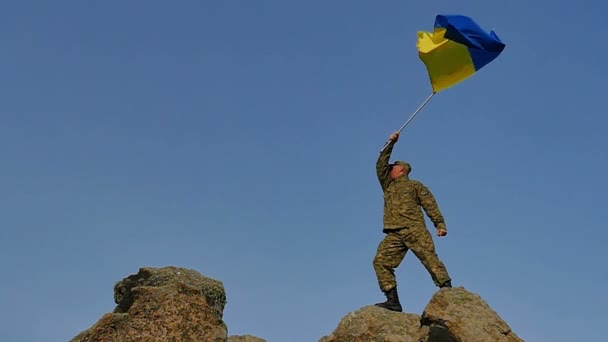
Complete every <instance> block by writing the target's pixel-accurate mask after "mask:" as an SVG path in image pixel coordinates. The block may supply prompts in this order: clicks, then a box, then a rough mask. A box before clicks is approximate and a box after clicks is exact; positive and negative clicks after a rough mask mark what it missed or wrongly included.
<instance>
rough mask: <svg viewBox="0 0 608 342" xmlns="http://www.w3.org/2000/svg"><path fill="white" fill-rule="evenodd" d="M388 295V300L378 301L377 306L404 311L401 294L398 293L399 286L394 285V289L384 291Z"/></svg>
mask: <svg viewBox="0 0 608 342" xmlns="http://www.w3.org/2000/svg"><path fill="white" fill-rule="evenodd" d="M384 294H385V295H386V302H384V303H377V304H376V306H379V307H381V308H385V309H388V310H391V311H397V312H402V311H403V308H402V307H401V303H399V294H397V288H396V287H393V288H392V289H390V290H388V291H386V292H385V293H384Z"/></svg>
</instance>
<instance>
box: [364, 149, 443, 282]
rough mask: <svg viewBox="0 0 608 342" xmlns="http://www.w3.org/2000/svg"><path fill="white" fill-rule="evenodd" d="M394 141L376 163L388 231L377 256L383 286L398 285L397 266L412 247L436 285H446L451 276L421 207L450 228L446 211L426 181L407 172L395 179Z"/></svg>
mask: <svg viewBox="0 0 608 342" xmlns="http://www.w3.org/2000/svg"><path fill="white" fill-rule="evenodd" d="M394 144H395V143H394V142H391V143H390V144H389V145H388V146H387V147H386V149H384V151H383V152H382V153H381V154H380V157H379V158H378V162H377V164H376V171H377V173H378V180H379V181H380V185H381V186H382V191H383V192H384V219H383V221H384V229H383V232H384V233H386V236H385V238H384V239H383V240H382V242H381V243H380V245H379V246H378V251H377V253H376V257H375V258H374V269H375V270H376V276H377V277H378V283H379V285H380V289H381V290H382V291H383V292H386V291H388V290H390V289H392V288H394V287H396V286H397V281H396V278H395V268H397V267H398V266H399V264H400V263H401V261H403V258H404V257H405V254H406V253H407V251H408V250H410V249H411V250H412V252H414V255H416V257H418V259H419V260H420V262H422V264H423V265H424V267H425V268H426V269H427V271H428V272H429V274H430V275H431V277H432V278H433V281H434V282H435V285H437V286H442V285H443V284H446V283H447V282H449V281H450V280H451V279H450V276H449V275H448V272H447V270H446V268H445V265H444V264H443V263H442V262H441V260H439V257H438V256H437V253H436V252H435V244H434V243H433V237H432V236H431V234H430V233H429V231H428V230H427V228H426V224H425V222H424V215H423V213H422V210H421V207H422V208H423V209H424V211H425V212H426V214H427V215H428V216H429V218H430V219H431V221H432V222H433V224H434V225H435V227H436V228H437V229H446V227H445V222H444V219H443V215H441V211H440V210H439V206H438V205H437V202H436V201H435V197H434V196H433V194H432V193H431V192H430V191H429V189H428V188H427V187H426V186H425V185H424V184H422V183H420V182H418V181H415V180H411V179H409V177H408V175H407V174H406V175H404V176H402V177H400V178H397V179H395V180H393V179H391V178H390V165H389V158H390V156H391V152H392V151H393V146H394ZM396 164H402V165H404V166H405V167H406V168H407V169H408V170H410V171H411V166H410V165H409V164H408V163H406V162H402V161H398V162H396Z"/></svg>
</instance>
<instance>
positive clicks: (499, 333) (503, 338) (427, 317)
mask: <svg viewBox="0 0 608 342" xmlns="http://www.w3.org/2000/svg"><path fill="white" fill-rule="evenodd" d="M421 323H422V329H423V330H426V331H428V339H427V340H426V341H429V342H440V341H442V342H443V341H446V342H460V341H471V342H476V341H479V342H485V341H494V342H519V341H523V340H522V339H521V338H519V337H518V336H517V335H516V334H515V333H514V332H513V331H512V330H511V328H510V327H509V325H508V324H507V323H506V322H505V321H504V320H503V319H502V318H500V316H498V314H497V313H496V311H494V310H493V309H492V308H490V306H489V305H488V303H486V302H485V301H484V300H483V299H482V298H481V297H480V296H479V295H477V294H475V293H471V292H469V291H467V290H465V289H464V288H463V287H458V288H454V289H441V290H439V291H438V292H437V293H436V294H435V295H434V296H433V298H431V301H430V302H429V303H428V304H427V306H426V308H425V309H424V312H423V314H422V317H421Z"/></svg>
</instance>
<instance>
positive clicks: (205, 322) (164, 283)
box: [71, 267, 228, 342]
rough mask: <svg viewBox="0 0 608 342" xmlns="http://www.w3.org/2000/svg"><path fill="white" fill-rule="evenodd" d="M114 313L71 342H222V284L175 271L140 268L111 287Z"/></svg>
mask: <svg viewBox="0 0 608 342" xmlns="http://www.w3.org/2000/svg"><path fill="white" fill-rule="evenodd" d="M114 301H115V302H116V304H117V306H116V309H114V312H112V313H108V314H106V315H104V316H103V317H102V318H101V319H100V320H99V321H98V322H97V323H96V324H95V325H94V326H93V327H91V328H90V329H88V330H85V331H83V332H82V333H80V334H79V335H78V336H76V337H74V338H73V339H72V340H71V342H93V341H94V342H114V341H121V342H130V341H133V342H135V341H209V342H226V341H227V338H228V337H227V334H228V333H227V328H226V324H225V323H224V322H223V320H222V315H223V311H224V306H225V305H226V294H225V292H224V286H223V284H222V283H221V282H219V281H217V280H214V279H211V278H207V277H205V276H203V275H201V274H200V273H198V272H196V271H193V270H189V269H185V268H177V267H164V268H158V269H157V268H141V269H139V272H138V273H137V274H134V275H131V276H129V277H127V278H125V279H123V280H122V281H120V282H118V283H116V285H115V286H114Z"/></svg>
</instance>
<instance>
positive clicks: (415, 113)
mask: <svg viewBox="0 0 608 342" xmlns="http://www.w3.org/2000/svg"><path fill="white" fill-rule="evenodd" d="M435 94H436V93H435V92H433V93H432V94H431V95H429V97H427V98H426V100H424V102H423V103H422V104H421V105H420V107H418V109H416V111H415V112H414V114H412V116H410V118H409V119H407V121H406V122H405V123H404V124H403V126H401V128H399V130H398V131H397V133H401V131H403V129H404V128H405V126H407V124H409V123H410V121H412V119H413V118H414V117H415V116H416V115H417V114H418V113H419V112H420V111H421V110H422V108H424V106H426V104H427V103H428V102H429V101H430V100H431V98H432V97H433V96H434V95H435ZM390 142H391V141H390V140H389V141H387V142H386V144H384V146H383V147H382V149H381V150H380V152H382V151H384V149H385V148H386V147H387V146H388V144H390Z"/></svg>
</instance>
